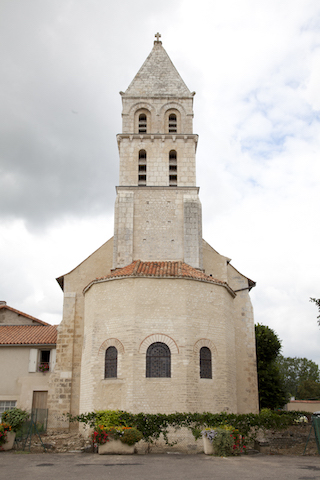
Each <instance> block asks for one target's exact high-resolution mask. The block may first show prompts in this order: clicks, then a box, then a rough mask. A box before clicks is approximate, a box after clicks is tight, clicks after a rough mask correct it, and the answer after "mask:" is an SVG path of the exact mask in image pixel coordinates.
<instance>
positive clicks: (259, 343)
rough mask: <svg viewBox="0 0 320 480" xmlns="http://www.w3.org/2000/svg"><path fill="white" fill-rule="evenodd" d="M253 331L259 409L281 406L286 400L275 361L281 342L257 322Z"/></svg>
mask: <svg viewBox="0 0 320 480" xmlns="http://www.w3.org/2000/svg"><path fill="white" fill-rule="evenodd" d="M255 333H256V349H257V370H258V389H259V404H260V409H261V408H270V409H272V410H273V409H276V408H281V407H283V405H284V404H285V403H286V401H287V397H286V394H285V391H284V388H283V386H282V382H281V376H280V372H279V367H278V365H277V363H276V359H277V356H278V355H279V352H280V350H281V342H280V340H279V338H278V336H277V335H276V334H275V333H274V331H273V330H271V328H269V327H267V326H265V325H260V324H259V323H258V324H257V325H256V326H255Z"/></svg>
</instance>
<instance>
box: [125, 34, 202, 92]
mask: <svg viewBox="0 0 320 480" xmlns="http://www.w3.org/2000/svg"><path fill="white" fill-rule="evenodd" d="M122 95H123V96H124V97H126V96H128V97H161V96H174V97H180V98H181V97H192V96H193V94H192V93H190V90H189V89H188V87H187V86H186V84H185V83H184V81H183V80H182V78H181V77H180V75H179V73H178V71H177V69H176V67H175V66H174V65H173V63H172V61H171V60H170V58H169V55H168V54H167V52H166V51H165V49H164V48H163V46H162V43H161V42H157V41H156V42H154V47H153V49H152V50H151V53H150V54H149V56H148V57H147V59H146V61H145V62H144V64H143V65H142V67H141V68H140V70H139V71H138V73H137V75H136V76H135V77H134V79H133V80H132V82H131V83H130V85H129V87H128V88H127V90H126V92H125V93H122Z"/></svg>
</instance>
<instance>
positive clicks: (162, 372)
mask: <svg viewBox="0 0 320 480" xmlns="http://www.w3.org/2000/svg"><path fill="white" fill-rule="evenodd" d="M146 376H147V377H171V352H170V348H169V347H168V346H167V345H166V344H165V343H162V342H155V343H152V344H151V345H150V346H149V347H148V350H147V358H146Z"/></svg>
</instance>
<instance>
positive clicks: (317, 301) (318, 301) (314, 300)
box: [310, 298, 320, 325]
mask: <svg viewBox="0 0 320 480" xmlns="http://www.w3.org/2000/svg"><path fill="white" fill-rule="evenodd" d="M310 302H313V303H315V304H316V305H317V307H318V310H319V315H318V316H317V319H318V323H319V325H320V298H310Z"/></svg>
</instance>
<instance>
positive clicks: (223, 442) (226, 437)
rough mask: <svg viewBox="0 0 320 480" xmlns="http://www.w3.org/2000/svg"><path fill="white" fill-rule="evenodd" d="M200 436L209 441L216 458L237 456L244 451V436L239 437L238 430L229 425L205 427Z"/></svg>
mask: <svg viewBox="0 0 320 480" xmlns="http://www.w3.org/2000/svg"><path fill="white" fill-rule="evenodd" d="M201 434H202V436H203V437H206V438H208V439H209V441H210V442H211V443H212V445H213V447H214V451H215V454H216V455H218V456H228V455H239V454H240V453H243V452H244V451H245V449H246V446H245V445H244V436H243V435H240V433H239V430H237V429H235V428H233V427H232V426H231V425H219V426H217V427H207V428H205V429H204V430H202V432H201Z"/></svg>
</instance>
